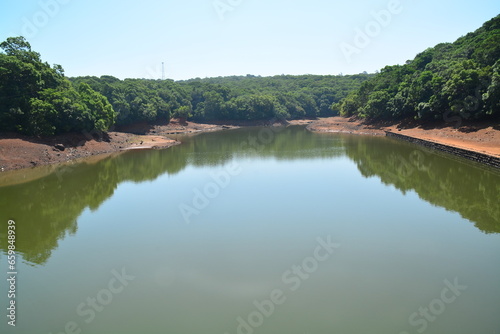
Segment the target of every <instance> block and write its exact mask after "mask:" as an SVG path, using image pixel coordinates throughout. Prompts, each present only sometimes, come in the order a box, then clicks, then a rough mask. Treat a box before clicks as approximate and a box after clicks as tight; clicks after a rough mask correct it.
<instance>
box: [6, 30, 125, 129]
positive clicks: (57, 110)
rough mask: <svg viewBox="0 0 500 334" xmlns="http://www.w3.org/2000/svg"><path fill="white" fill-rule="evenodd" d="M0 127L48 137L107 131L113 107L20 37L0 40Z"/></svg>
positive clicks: (110, 123)
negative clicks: (75, 82) (77, 86)
mask: <svg viewBox="0 0 500 334" xmlns="http://www.w3.org/2000/svg"><path fill="white" fill-rule="evenodd" d="M0 47H1V48H2V49H3V51H4V53H0V130H3V131H17V132H21V133H25V134H28V135H36V136H47V135H53V134H57V133H62V132H68V131H82V130H87V131H91V130H101V131H104V130H107V129H108V128H109V127H110V126H111V125H112V124H113V122H114V117H115V116H114V111H113V109H112V108H111V106H110V105H109V103H108V102H107V100H106V98H104V97H103V96H102V95H101V94H98V93H96V92H95V91H93V90H92V89H90V87H88V86H87V87H83V88H82V89H80V90H79V91H78V92H77V91H76V90H75V89H74V88H73V87H72V85H71V83H70V82H69V81H68V79H66V78H65V77H64V70H63V69H62V67H61V66H60V65H54V67H51V66H50V65H49V64H47V63H43V62H42V61H41V58H40V55H39V54H38V53H36V52H34V51H32V50H31V46H30V44H29V43H28V42H27V41H26V40H25V39H24V38H23V37H15V38H14V37H11V38H8V39H7V40H6V41H5V42H3V43H1V44H0Z"/></svg>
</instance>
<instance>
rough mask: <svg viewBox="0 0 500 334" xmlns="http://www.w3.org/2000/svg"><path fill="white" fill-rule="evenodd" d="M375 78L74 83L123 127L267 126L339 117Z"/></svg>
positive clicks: (85, 80) (109, 79)
mask: <svg viewBox="0 0 500 334" xmlns="http://www.w3.org/2000/svg"><path fill="white" fill-rule="evenodd" d="M371 76H373V75H370V74H358V75H349V76H341V75H340V76H331V75H328V76H326V75H325V76H321V75H301V76H291V75H281V76H274V77H256V76H252V75H247V76H233V77H219V78H207V79H192V80H187V81H178V82H173V81H170V80H165V81H161V80H145V79H125V80H119V79H117V78H114V77H110V76H102V77H100V78H97V77H79V78H73V79H71V80H72V82H73V83H74V85H75V86H79V85H81V84H82V83H85V84H88V85H89V86H90V87H91V88H92V89H94V90H96V91H97V92H99V93H101V94H103V95H104V96H106V97H107V99H108V101H109V102H110V103H111V105H112V106H113V108H114V110H115V111H116V112H117V117H118V123H119V124H127V123H134V122H142V121H147V122H152V121H155V120H164V119H167V118H168V117H169V115H172V116H174V117H187V118H191V119H194V120H197V121H211V120H261V119H270V118H273V117H280V118H288V119H289V118H302V117H316V116H329V115H333V113H334V112H333V111H332V109H331V107H332V104H334V103H337V102H339V101H340V100H341V99H342V98H344V97H346V96H347V94H348V93H349V92H350V91H352V90H355V89H357V88H359V87H360V85H361V83H362V82H364V81H366V80H367V79H369V78H370V77H371Z"/></svg>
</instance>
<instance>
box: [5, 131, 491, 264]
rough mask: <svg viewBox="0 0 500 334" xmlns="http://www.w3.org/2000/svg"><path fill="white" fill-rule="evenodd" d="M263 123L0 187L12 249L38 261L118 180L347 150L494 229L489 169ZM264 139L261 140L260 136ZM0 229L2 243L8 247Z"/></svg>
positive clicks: (372, 171)
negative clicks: (12, 228) (12, 230)
mask: <svg viewBox="0 0 500 334" xmlns="http://www.w3.org/2000/svg"><path fill="white" fill-rule="evenodd" d="M260 131H261V129H259V128H256V129H240V130H235V131H225V132H218V133H205V134H202V135H199V136H195V137H187V138H184V139H183V141H184V143H183V144H182V145H179V146H175V147H172V148H170V149H168V150H158V151H156V150H153V151H133V152H127V153H125V154H121V155H117V156H114V157H109V158H106V159H103V160H100V161H99V162H97V163H94V164H88V163H81V164H79V165H76V166H73V167H60V169H59V170H56V172H54V173H53V174H50V175H48V176H45V177H43V178H40V179H37V180H34V181H30V182H27V183H23V184H19V185H13V186H8V187H0V199H1V201H0V221H2V222H6V221H7V220H8V219H14V220H15V221H16V223H17V240H16V243H17V248H18V251H19V252H20V254H23V257H24V259H25V260H26V261H28V262H31V263H34V264H43V263H45V262H46V261H47V259H48V258H49V257H50V255H51V252H52V250H54V249H55V248H56V247H57V243H58V240H60V239H62V238H64V237H65V236H66V235H67V234H73V233H76V231H77V227H78V224H77V219H78V217H79V216H80V214H81V213H82V211H83V210H84V209H85V208H90V209H91V210H96V209H97V208H99V206H100V205H101V204H102V203H103V202H104V201H105V200H106V199H107V198H109V197H110V196H112V195H113V192H114V190H115V189H116V187H117V186H118V184H120V183H121V182H124V181H133V182H143V181H147V180H154V179H156V178H157V177H159V176H160V175H162V174H164V173H168V174H176V173H178V172H179V171H181V170H183V169H184V168H185V167H186V166H188V165H194V166H216V165H222V164H224V163H225V162H227V161H230V160H231V159H233V157H235V156H238V157H253V156H259V157H269V158H275V159H290V160H291V159H304V158H328V157H335V156H342V155H345V154H346V152H347V155H348V156H349V157H350V158H351V159H352V160H354V161H355V162H356V163H357V165H358V169H359V170H360V172H361V173H362V175H363V176H365V177H369V176H377V177H379V178H380V179H381V180H382V182H384V183H385V184H391V185H394V186H395V187H396V188H397V189H399V190H401V191H402V192H403V193H405V192H406V191H409V190H415V191H416V192H417V193H418V194H419V196H420V197H421V198H422V199H424V200H426V201H428V202H430V203H432V204H434V205H438V206H442V207H444V208H446V209H447V210H451V211H456V212H459V213H460V214H461V215H462V216H463V217H464V218H466V219H469V220H471V221H473V222H475V225H476V226H477V227H478V228H479V229H481V230H482V231H484V232H487V233H492V232H495V233H500V223H499V220H500V206H499V205H498V203H499V202H500V201H499V200H500V198H499V196H500V176H499V175H498V174H497V173H495V172H493V171H492V170H490V169H487V168H480V167H478V166H475V165H472V164H469V163H466V162H462V161H450V160H449V159H448V158H445V157H443V156H440V155H437V154H431V153H428V151H426V150H423V149H422V150H421V149H420V148H418V147H416V146H414V145H410V144H408V143H404V142H398V141H394V140H387V139H385V138H373V137H362V136H355V137H351V136H327V135H326V136H322V135H312V134H311V133H309V132H308V131H307V130H305V129H304V128H302V127H288V128H282V129H280V130H279V131H275V132H269V131H266V133H267V134H268V135H270V136H267V137H263V136H262V137H261V138H260V139H259V136H258V135H259V132H260ZM262 138H267V139H266V140H264V141H263V140H262ZM2 233H3V232H0V249H3V250H4V251H5V250H6V249H7V239H6V234H5V233H3V234H2Z"/></svg>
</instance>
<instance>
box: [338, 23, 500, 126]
mask: <svg viewBox="0 0 500 334" xmlns="http://www.w3.org/2000/svg"><path fill="white" fill-rule="evenodd" d="M499 58H500V16H497V17H495V18H493V19H492V20H490V21H488V22H486V23H485V24H484V25H483V27H481V28H480V29H478V30H477V31H475V32H473V33H469V34H467V35H466V36H464V37H461V38H459V39H458V40H457V41H456V42H455V43H453V44H449V43H443V44H438V45H436V46H435V47H434V48H430V49H427V50H425V51H424V52H422V53H420V54H418V55H417V56H416V57H415V59H413V60H412V61H408V62H407V63H406V64H405V65H403V66H399V65H397V66H387V67H385V68H384V69H382V70H381V72H380V74H378V75H377V76H375V77H373V78H372V79H370V80H368V81H366V82H364V83H363V84H362V85H361V87H360V88H359V89H358V90H357V91H356V92H353V93H351V94H349V95H348V96H347V97H346V98H345V99H343V100H342V101H341V102H340V103H339V104H337V105H336V108H337V109H338V110H339V112H340V114H341V115H344V116H352V115H356V116H359V117H366V118H369V119H394V120H399V119H404V118H415V119H420V120H423V121H426V120H436V119H444V120H447V119H449V118H451V117H450V116H449V115H450V114H453V115H455V116H454V117H456V116H460V117H461V118H465V119H492V118H493V117H496V119H498V117H499V115H500V75H499V69H500V62H499Z"/></svg>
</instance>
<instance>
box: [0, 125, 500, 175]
mask: <svg viewBox="0 0 500 334" xmlns="http://www.w3.org/2000/svg"><path fill="white" fill-rule="evenodd" d="M288 124H290V125H306V126H307V129H308V130H310V131H313V132H329V133H347V134H362V135H376V136H385V134H386V132H394V133H397V134H401V135H404V136H408V137H412V138H416V139H421V140H425V141H429V142H435V143H437V144H441V145H446V146H450V147H455V148H459V149H464V150H468V151H472V152H478V153H481V154H486V155H489V156H493V157H497V158H499V157H500V129H499V128H498V127H494V126H491V125H490V124H486V123H475V124H468V125H464V126H463V127H461V128H458V129H456V128H453V127H451V126H448V127H445V126H433V127H426V128H424V127H422V126H419V125H407V126H402V125H401V124H383V123H376V124H368V123H365V122H364V121H362V120H356V119H349V118H343V117H329V118H320V119H317V120H294V121H290V122H289V123H288ZM259 125H260V126H263V125H269V124H268V122H243V123H242V122H214V123H212V124H201V123H194V122H187V123H184V122H179V121H178V120H172V121H171V122H170V123H169V124H167V125H148V124H134V125H131V126H128V127H123V128H120V129H117V131H111V132H108V133H106V134H101V135H98V134H94V135H93V136H91V135H90V134H65V135H61V136H56V137H52V138H49V139H37V138H33V137H26V136H22V135H17V134H0V171H8V170H19V169H23V168H29V167H36V166H50V165H54V164H59V163H67V162H71V161H75V160H78V159H83V158H87V159H88V158H89V157H94V159H99V157H101V156H104V155H106V154H112V153H116V152H121V151H125V150H131V149H164V148H168V147H171V146H173V145H177V144H180V143H179V142H178V141H177V140H175V139H172V138H170V137H169V136H174V135H179V134H196V133H201V132H208V131H220V130H226V129H234V128H238V127H241V126H259Z"/></svg>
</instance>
